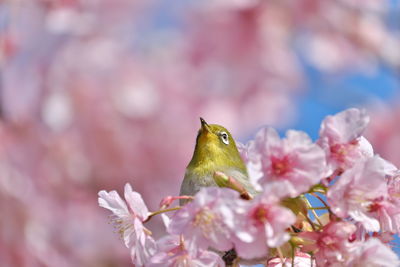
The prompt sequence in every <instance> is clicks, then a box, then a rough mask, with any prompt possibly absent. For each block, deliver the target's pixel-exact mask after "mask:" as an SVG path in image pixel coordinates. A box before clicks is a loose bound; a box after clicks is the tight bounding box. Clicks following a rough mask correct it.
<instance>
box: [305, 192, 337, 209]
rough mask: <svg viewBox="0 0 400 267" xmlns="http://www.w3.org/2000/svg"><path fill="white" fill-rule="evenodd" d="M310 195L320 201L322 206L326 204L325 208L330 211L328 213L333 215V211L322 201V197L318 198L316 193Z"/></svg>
mask: <svg viewBox="0 0 400 267" xmlns="http://www.w3.org/2000/svg"><path fill="white" fill-rule="evenodd" d="M310 195H312V196H313V197H316V198H318V200H319V201H321V203H322V204H324V206H325V207H326V209H327V210H328V212H329V213H330V214H332V211H331V209H330V208H329V205H328V204H327V203H326V202H325V200H323V199H322V197H320V196H318V195H317V194H315V193H310Z"/></svg>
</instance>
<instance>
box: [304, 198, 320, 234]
mask: <svg viewBox="0 0 400 267" xmlns="http://www.w3.org/2000/svg"><path fill="white" fill-rule="evenodd" d="M304 200H305V201H306V203H307V206H308V209H310V208H312V205H311V203H310V201H308V199H307V198H306V197H304ZM311 212H312V214H313V215H314V217H315V219H316V220H317V222H318V224H319V226H320V227H322V225H323V224H322V222H321V220H320V219H319V217H318V214H317V213H316V212H315V210H313V209H311Z"/></svg>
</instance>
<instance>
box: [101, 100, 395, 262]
mask: <svg viewBox="0 0 400 267" xmlns="http://www.w3.org/2000/svg"><path fill="white" fill-rule="evenodd" d="M368 122H369V117H368V116H367V114H366V113H365V111H363V110H359V109H355V108H352V109H348V110H345V111H343V112H340V113H338V114H336V115H333V116H328V117H326V118H325V119H324V121H323V122H322V124H321V129H320V136H319V139H318V140H317V141H316V142H313V141H312V140H311V139H310V138H309V137H308V136H307V134H306V133H304V132H300V131H294V130H289V131H288V132H287V133H286V137H285V138H280V137H279V135H278V133H277V131H276V130H274V129H272V128H265V129H261V130H260V131H259V132H258V133H257V134H256V136H255V138H254V140H251V141H250V142H248V143H247V144H246V145H239V149H240V151H241V154H242V157H243V160H244V161H245V162H246V164H247V168H248V171H249V174H250V178H251V181H252V183H253V184H254V186H255V187H257V188H258V189H259V193H258V194H257V195H255V196H252V198H251V199H250V200H248V199H243V198H241V197H240V194H239V192H236V191H234V190H232V189H230V188H220V187H207V188H203V189H202V190H200V191H199V192H198V193H197V194H196V195H195V196H193V197H189V196H180V197H167V198H165V199H164V200H163V201H162V202H161V208H160V210H159V211H155V212H149V211H148V209H147V207H146V205H145V204H144V201H143V200H142V198H141V196H140V194H139V193H137V192H133V191H132V188H131V186H130V185H129V184H127V185H126V186H125V200H126V202H127V203H128V205H126V204H125V202H124V201H123V200H122V199H121V198H120V196H119V195H118V194H117V193H116V192H115V191H112V192H109V193H107V192H106V191H100V192H99V204H100V206H102V207H104V208H107V209H109V210H111V211H112V212H113V214H114V216H115V220H114V221H115V224H116V226H117V227H118V230H119V231H120V233H121V235H122V236H123V239H124V241H125V245H126V246H127V247H128V248H129V249H130V251H131V256H132V262H133V264H134V265H135V266H225V264H227V263H229V264H240V263H245V264H255V263H263V264H265V265H266V266H290V264H292V265H293V266H312V265H315V264H316V266H388V267H389V266H400V261H399V258H398V257H397V255H396V254H395V253H394V252H393V251H392V249H391V247H390V243H389V242H390V241H391V237H392V235H393V234H399V233H400V171H399V170H398V169H397V168H396V167H395V166H394V165H393V164H391V163H390V162H388V161H386V160H385V159H383V158H381V157H380V156H379V155H374V152H373V149H372V146H371V145H370V143H369V142H368V140H367V139H366V138H365V137H363V135H362V134H363V131H364V130H365V128H366V127H367V124H368ZM178 198H190V199H191V201H190V202H189V203H188V204H186V205H184V206H176V207H172V208H171V207H170V205H171V204H172V203H173V201H174V200H176V199H178ZM310 198H315V199H316V200H318V201H319V202H320V203H321V207H313V206H312V205H311V204H310V201H309V199H310ZM315 210H322V211H325V213H323V214H320V215H318V214H317V213H316V212H315ZM167 212H170V213H169V215H167ZM157 214H162V216H163V221H164V224H165V227H166V231H167V235H166V236H165V237H163V238H161V239H159V240H155V239H154V238H153V237H152V234H151V231H150V230H149V229H147V228H146V227H145V226H144V224H145V223H146V222H147V221H148V220H149V219H151V218H152V217H153V216H154V215H157ZM312 216H313V217H312ZM231 254H234V256H233V259H231V260H230V259H228V258H229V256H232V255H231Z"/></svg>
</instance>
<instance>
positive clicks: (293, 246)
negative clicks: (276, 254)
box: [282, 243, 296, 267]
mask: <svg viewBox="0 0 400 267" xmlns="http://www.w3.org/2000/svg"><path fill="white" fill-rule="evenodd" d="M290 245H291V247H292V266H293V267H294V257H295V254H296V253H295V251H294V250H295V248H296V246H295V245H294V244H292V243H290ZM282 266H283V265H282Z"/></svg>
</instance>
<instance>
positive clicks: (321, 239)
mask: <svg viewBox="0 0 400 267" xmlns="http://www.w3.org/2000/svg"><path fill="white" fill-rule="evenodd" d="M355 231H356V226H355V225H354V224H352V223H349V222H330V223H328V224H327V225H325V226H324V228H323V229H322V231H320V232H303V233H301V234H300V236H301V237H302V238H304V239H306V240H307V242H310V241H311V242H310V244H307V245H304V246H303V248H302V250H303V251H304V252H313V253H314V255H315V260H316V263H317V266H331V265H332V266H334V265H335V264H345V263H346V261H347V260H348V258H349V257H351V253H352V250H353V249H354V248H355V247H356V246H357V245H356V243H355V242H351V237H352V235H353V233H354V232H355ZM338 266H341V265H338Z"/></svg>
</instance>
